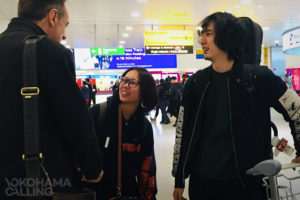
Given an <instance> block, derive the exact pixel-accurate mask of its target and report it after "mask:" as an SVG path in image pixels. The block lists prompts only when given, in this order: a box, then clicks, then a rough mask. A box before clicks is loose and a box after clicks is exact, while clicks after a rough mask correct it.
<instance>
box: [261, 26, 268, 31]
mask: <svg viewBox="0 0 300 200" xmlns="http://www.w3.org/2000/svg"><path fill="white" fill-rule="evenodd" d="M262 29H263V30H264V31H269V30H270V28H269V27H268V26H263V27H262Z"/></svg>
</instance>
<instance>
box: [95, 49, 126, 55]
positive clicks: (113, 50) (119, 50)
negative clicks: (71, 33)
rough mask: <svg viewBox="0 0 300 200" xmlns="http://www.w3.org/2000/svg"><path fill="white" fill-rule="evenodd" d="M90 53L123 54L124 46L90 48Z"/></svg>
mask: <svg viewBox="0 0 300 200" xmlns="http://www.w3.org/2000/svg"><path fill="white" fill-rule="evenodd" d="M90 52H91V55H107V56H109V55H124V54H125V50H124V48H113V47H112V48H110V47H109V48H91V49H90Z"/></svg>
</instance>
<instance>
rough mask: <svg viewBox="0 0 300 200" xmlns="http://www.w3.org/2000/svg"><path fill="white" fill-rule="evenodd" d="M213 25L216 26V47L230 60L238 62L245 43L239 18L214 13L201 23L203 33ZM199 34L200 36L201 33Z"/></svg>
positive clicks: (222, 13)
mask: <svg viewBox="0 0 300 200" xmlns="http://www.w3.org/2000/svg"><path fill="white" fill-rule="evenodd" d="M211 23H213V24H214V29H215V30H214V33H215V40H214V41H215V44H216V46H217V47H218V48H219V49H221V50H222V51H224V52H226V53H227V54H228V59H229V60H238V59H239V58H240V57H241V54H242V49H243V46H244V42H245V33H244V29H243V26H242V25H241V23H240V21H239V20H238V18H236V17H235V16H233V15H232V14H229V13H225V12H216V13H213V14H211V15H209V16H207V17H206V18H205V19H204V20H203V21H202V22H200V26H201V27H202V31H205V30H206V29H207V27H208V26H209V24H211ZM198 34H199V36H200V32H198Z"/></svg>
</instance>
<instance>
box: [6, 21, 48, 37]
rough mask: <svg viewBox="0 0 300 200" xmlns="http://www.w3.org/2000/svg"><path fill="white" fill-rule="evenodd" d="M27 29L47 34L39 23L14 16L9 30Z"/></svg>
mask: <svg viewBox="0 0 300 200" xmlns="http://www.w3.org/2000/svg"><path fill="white" fill-rule="evenodd" d="M20 29H22V30H26V31H30V32H32V33H33V34H36V35H47V34H46V33H45V31H43V29H41V28H40V27H39V26H38V25H36V24H35V23H33V22H32V21H31V20H28V19H23V18H19V17H16V18H13V19H12V20H11V21H10V23H9V24H8V31H13V30H20Z"/></svg>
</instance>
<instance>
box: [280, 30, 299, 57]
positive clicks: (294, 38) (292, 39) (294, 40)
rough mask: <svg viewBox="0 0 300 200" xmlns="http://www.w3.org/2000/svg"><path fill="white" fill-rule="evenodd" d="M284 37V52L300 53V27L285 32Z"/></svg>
mask: <svg viewBox="0 0 300 200" xmlns="http://www.w3.org/2000/svg"><path fill="white" fill-rule="evenodd" d="M282 37H283V39H282V40H283V42H282V44H283V52H284V53H285V54H291V55H300V27H296V28H294V29H291V30H288V31H286V32H284V33H283V34H282Z"/></svg>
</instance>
